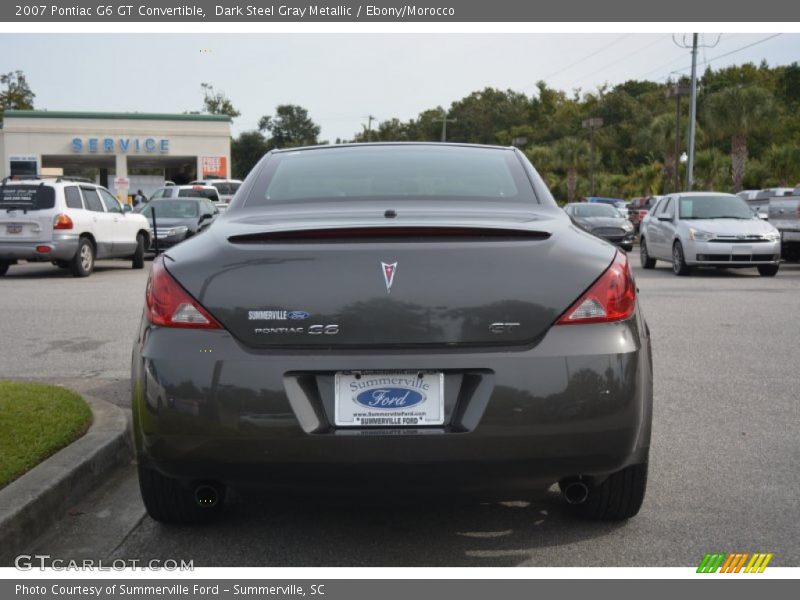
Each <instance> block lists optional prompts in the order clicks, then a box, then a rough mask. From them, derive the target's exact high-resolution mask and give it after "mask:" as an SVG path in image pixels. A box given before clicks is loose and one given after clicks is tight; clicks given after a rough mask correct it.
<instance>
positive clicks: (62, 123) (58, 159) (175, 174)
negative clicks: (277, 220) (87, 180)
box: [0, 110, 231, 201]
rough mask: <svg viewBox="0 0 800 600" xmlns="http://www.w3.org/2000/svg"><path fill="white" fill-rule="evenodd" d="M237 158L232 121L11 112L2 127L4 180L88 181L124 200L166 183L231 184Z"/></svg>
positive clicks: (222, 117) (218, 117) (197, 117)
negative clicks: (55, 177)
mask: <svg viewBox="0 0 800 600" xmlns="http://www.w3.org/2000/svg"><path fill="white" fill-rule="evenodd" d="M230 155H231V119H230V117H228V116H225V115H201V114H178V115H173V114H151V113H100V112H60V111H46V110H7V111H5V112H4V113H3V126H2V129H0V158H2V161H0V177H3V178H5V177H9V176H11V177H24V176H38V175H40V174H43V173H51V174H53V173H55V174H63V175H81V176H87V175H88V176H89V177H91V178H93V179H95V180H96V181H97V182H98V183H100V184H101V185H104V186H105V187H107V188H108V189H110V190H111V191H112V192H114V193H115V194H116V195H117V197H118V198H119V199H120V200H122V201H125V200H126V199H127V198H128V196H129V195H130V194H134V193H135V192H136V190H137V189H139V188H142V187H144V188H150V189H154V188H156V187H159V186H161V185H163V183H164V182H165V181H172V182H174V183H176V184H178V185H180V184H185V183H189V182H190V181H192V180H194V179H207V178H213V177H218V178H229V177H230V176H231V173H230V168H231V156H230ZM146 191H147V190H146Z"/></svg>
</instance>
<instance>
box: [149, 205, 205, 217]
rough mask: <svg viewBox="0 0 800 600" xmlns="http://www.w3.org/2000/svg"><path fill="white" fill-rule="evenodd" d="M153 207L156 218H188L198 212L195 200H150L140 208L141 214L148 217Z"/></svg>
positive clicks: (196, 214)
mask: <svg viewBox="0 0 800 600" xmlns="http://www.w3.org/2000/svg"><path fill="white" fill-rule="evenodd" d="M154 209H155V211H156V218H158V217H161V218H162V219H189V218H191V217H196V216H198V215H199V214H200V211H199V209H198V205H197V200H174V201H167V200H159V201H157V202H151V203H150V204H148V205H147V206H146V207H145V208H144V210H142V214H143V215H145V216H146V217H148V218H150V217H152V215H153V210H154Z"/></svg>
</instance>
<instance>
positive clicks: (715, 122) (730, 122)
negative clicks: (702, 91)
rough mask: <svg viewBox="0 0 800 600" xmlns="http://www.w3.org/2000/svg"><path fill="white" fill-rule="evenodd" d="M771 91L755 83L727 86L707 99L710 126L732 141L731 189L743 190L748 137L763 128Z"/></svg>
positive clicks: (769, 107)
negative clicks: (742, 85)
mask: <svg viewBox="0 0 800 600" xmlns="http://www.w3.org/2000/svg"><path fill="white" fill-rule="evenodd" d="M771 106H772V94H770V93H769V92H768V91H767V90H765V89H764V88H761V87H757V86H748V87H740V86H733V87H726V88H724V89H721V90H720V91H718V92H715V93H714V94H712V95H710V96H709V97H708V99H707V100H706V121H707V122H708V124H709V129H715V130H716V131H717V133H718V134H719V135H724V136H728V137H729V138H730V141H731V176H732V178H733V191H734V192H738V191H739V190H741V189H742V180H743V179H744V175H745V169H746V166H747V138H748V136H749V135H750V134H752V133H754V132H755V131H757V130H758V128H759V127H763V123H764V122H765V121H766V119H767V117H768V116H769V115H770V112H771Z"/></svg>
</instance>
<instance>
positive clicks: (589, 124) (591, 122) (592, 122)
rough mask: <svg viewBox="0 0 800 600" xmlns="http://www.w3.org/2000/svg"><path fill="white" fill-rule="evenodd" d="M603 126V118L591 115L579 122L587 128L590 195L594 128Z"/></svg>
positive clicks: (592, 193) (592, 181)
mask: <svg viewBox="0 0 800 600" xmlns="http://www.w3.org/2000/svg"><path fill="white" fill-rule="evenodd" d="M602 126H603V119H601V118H600V117H592V118H591V119H585V120H584V121H583V122H582V123H581V127H583V128H584V129H588V130H589V188H590V190H591V191H590V193H589V195H590V196H594V130H595V129H600V128H601V127H602Z"/></svg>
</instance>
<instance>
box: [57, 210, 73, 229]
mask: <svg viewBox="0 0 800 600" xmlns="http://www.w3.org/2000/svg"><path fill="white" fill-rule="evenodd" d="M53 229H72V219H70V218H69V215H65V214H64V213H59V214H57V215H56V218H55V219H53Z"/></svg>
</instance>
